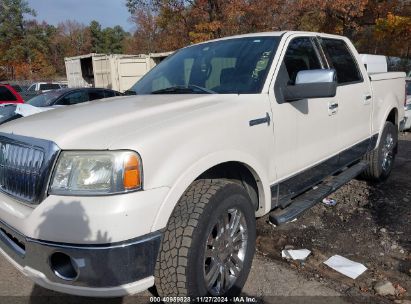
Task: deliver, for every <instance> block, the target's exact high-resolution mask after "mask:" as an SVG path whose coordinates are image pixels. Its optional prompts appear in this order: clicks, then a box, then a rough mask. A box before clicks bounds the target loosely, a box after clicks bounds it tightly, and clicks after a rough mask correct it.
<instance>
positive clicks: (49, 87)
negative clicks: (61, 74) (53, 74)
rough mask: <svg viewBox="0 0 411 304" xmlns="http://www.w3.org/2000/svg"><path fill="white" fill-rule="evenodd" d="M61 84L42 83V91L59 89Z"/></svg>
mask: <svg viewBox="0 0 411 304" xmlns="http://www.w3.org/2000/svg"><path fill="white" fill-rule="evenodd" d="M58 89H60V85H59V84H57V83H42V84H40V91H47V90H58Z"/></svg>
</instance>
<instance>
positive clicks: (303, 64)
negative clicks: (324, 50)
mask: <svg viewBox="0 0 411 304" xmlns="http://www.w3.org/2000/svg"><path fill="white" fill-rule="evenodd" d="M283 63H284V65H285V68H286V70H287V73H288V78H289V81H288V84H290V85H294V84H295V79H296V78H297V74H298V72H299V71H304V70H316V69H321V68H322V67H321V62H320V60H319V58H318V55H317V52H316V50H315V48H314V45H313V43H312V41H311V39H310V38H308V37H301V38H294V39H293V40H292V41H291V42H290V44H289V45H288V48H287V52H286V53H285V56H284V61H283Z"/></svg>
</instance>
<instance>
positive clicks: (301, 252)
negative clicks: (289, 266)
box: [281, 249, 311, 260]
mask: <svg viewBox="0 0 411 304" xmlns="http://www.w3.org/2000/svg"><path fill="white" fill-rule="evenodd" d="M310 253H311V251H310V250H308V249H297V250H293V249H289V250H283V251H281V256H282V257H283V258H288V259H293V260H305V259H306V258H307V257H308V256H309V255H310Z"/></svg>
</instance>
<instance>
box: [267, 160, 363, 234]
mask: <svg viewBox="0 0 411 304" xmlns="http://www.w3.org/2000/svg"><path fill="white" fill-rule="evenodd" d="M367 167H368V163H366V162H364V161H361V162H359V163H357V164H355V165H353V166H351V167H349V168H348V169H346V170H344V171H342V172H341V173H340V174H338V175H336V176H333V177H331V178H329V179H328V180H326V181H323V182H322V183H321V184H319V185H317V186H316V187H314V188H312V189H311V190H309V191H307V192H305V193H303V194H301V195H300V196H297V197H296V198H294V199H293V200H292V202H291V204H290V205H288V206H287V207H286V208H284V209H280V208H278V209H276V210H274V211H272V212H271V213H270V216H269V220H270V222H271V223H273V224H275V225H277V226H278V225H281V224H284V223H287V222H289V221H292V220H293V219H295V218H296V217H297V216H299V215H301V214H302V213H304V212H305V211H306V210H308V209H310V208H311V207H313V206H314V205H315V204H317V203H318V202H319V201H321V200H322V199H324V198H326V197H327V196H329V195H330V194H331V193H333V192H335V191H336V190H338V189H339V188H340V187H342V186H344V185H345V184H346V183H348V182H349V181H350V180H352V179H353V178H355V177H356V176H357V175H359V174H360V173H361V172H363V171H364V170H365V169H366V168H367Z"/></svg>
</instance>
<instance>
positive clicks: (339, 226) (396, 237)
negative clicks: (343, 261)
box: [257, 133, 411, 304]
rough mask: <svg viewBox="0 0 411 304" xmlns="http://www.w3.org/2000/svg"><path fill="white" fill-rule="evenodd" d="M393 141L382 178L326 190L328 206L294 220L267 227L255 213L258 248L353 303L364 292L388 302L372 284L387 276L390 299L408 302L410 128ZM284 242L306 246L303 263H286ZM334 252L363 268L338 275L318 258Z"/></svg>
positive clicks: (410, 296)
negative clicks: (354, 275) (394, 151)
mask: <svg viewBox="0 0 411 304" xmlns="http://www.w3.org/2000/svg"><path fill="white" fill-rule="evenodd" d="M398 143H399V146H398V154H397V156H396V159H395V163H394V168H393V170H392V172H391V176H390V177H389V178H388V179H387V180H386V181H384V182H380V183H369V182H367V181H364V180H361V179H359V180H352V181H351V182H349V183H348V184H347V185H345V186H343V187H342V188H340V189H339V190H338V191H337V192H335V193H333V194H332V198H333V199H334V200H336V201H337V202H338V203H337V204H336V205H335V206H334V207H328V206H326V205H324V204H322V203H321V202H320V203H319V204H317V205H316V206H315V207H313V208H311V209H310V210H308V211H307V212H306V213H304V214H303V215H302V216H300V217H299V219H298V221H297V222H293V223H288V224H286V225H280V226H277V227H275V228H273V227H272V226H270V225H267V221H268V216H265V217H262V218H261V219H259V220H258V221H257V236H258V237H257V248H258V252H260V253H262V254H263V255H265V256H267V257H269V258H271V259H274V260H277V261H279V262H280V263H287V264H288V265H289V267H292V268H293V269H296V271H298V272H299V273H301V274H303V275H304V276H306V277H307V278H309V279H312V280H316V281H320V282H321V283H323V284H325V285H327V286H328V287H331V288H333V289H334V290H336V291H338V292H339V293H341V294H343V295H346V296H348V297H352V299H354V300H353V301H352V302H353V303H358V301H357V302H355V299H358V297H362V296H364V295H366V296H369V297H371V299H370V301H369V303H373V304H374V303H378V304H380V303H381V304H386V303H388V302H387V300H388V299H387V298H385V297H382V296H380V295H378V294H374V289H373V288H374V286H375V284H376V283H377V282H379V281H383V280H387V281H391V282H392V283H393V285H394V288H395V289H396V292H395V296H390V297H391V298H390V301H391V300H397V303H404V304H405V303H406V304H411V302H410V300H411V221H410V219H411V205H410V202H411V179H410V172H411V133H407V134H406V135H401V136H400V138H399V142H398ZM286 245H288V246H292V248H291V249H298V248H307V249H308V250H311V255H310V257H309V258H308V259H307V260H306V261H305V262H304V265H302V264H299V263H297V264H296V263H295V262H292V263H290V261H286V260H285V259H283V258H282V256H281V251H282V250H283V249H287V248H285V247H284V246H286ZM335 254H339V255H341V256H344V257H346V258H348V259H350V260H353V261H361V262H362V263H363V264H364V266H365V267H367V271H366V272H364V273H363V274H362V275H361V276H359V277H358V278H357V279H356V280H352V279H350V278H348V277H346V276H342V275H341V274H339V273H337V272H336V271H334V270H333V269H331V268H329V267H328V266H326V265H324V264H323V262H324V261H325V260H327V259H328V258H329V257H330V256H333V255H335ZM301 266H303V267H301ZM397 284H399V286H400V287H397Z"/></svg>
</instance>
